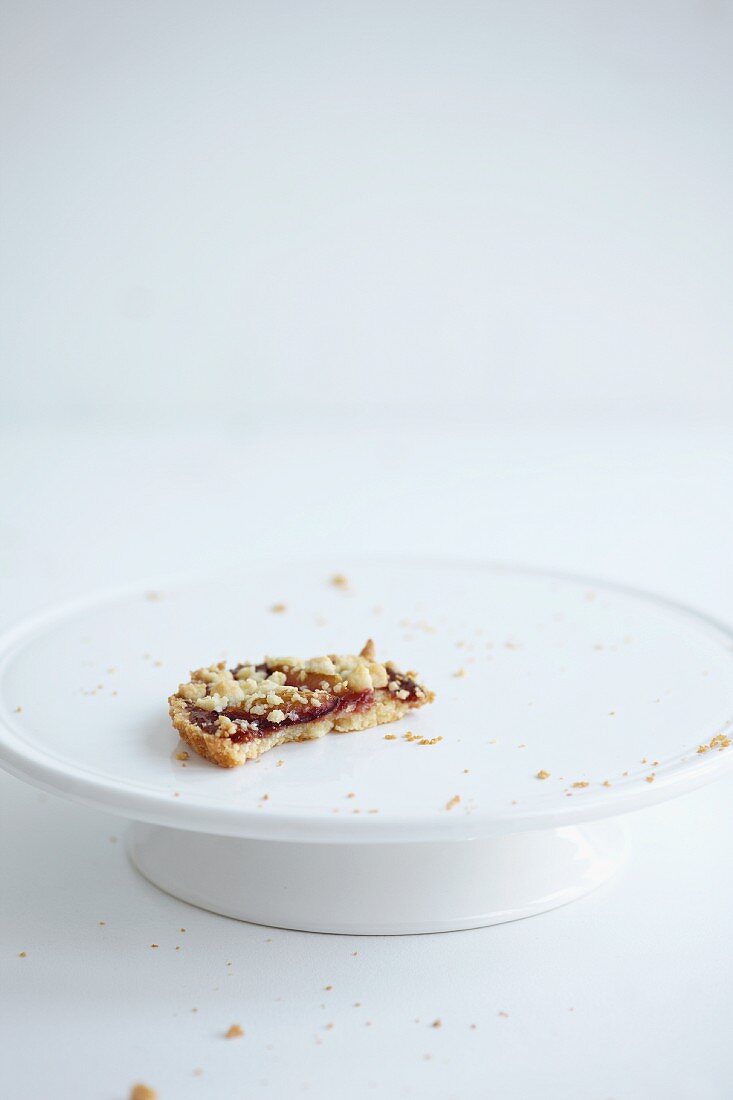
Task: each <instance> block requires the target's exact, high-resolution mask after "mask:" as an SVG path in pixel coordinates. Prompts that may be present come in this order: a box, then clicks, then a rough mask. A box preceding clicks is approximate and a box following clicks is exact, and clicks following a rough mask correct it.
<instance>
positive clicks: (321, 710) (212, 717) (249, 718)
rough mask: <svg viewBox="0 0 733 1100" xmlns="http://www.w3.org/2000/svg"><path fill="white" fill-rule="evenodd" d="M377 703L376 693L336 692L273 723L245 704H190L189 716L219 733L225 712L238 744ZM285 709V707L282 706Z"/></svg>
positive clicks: (291, 711)
mask: <svg viewBox="0 0 733 1100" xmlns="http://www.w3.org/2000/svg"><path fill="white" fill-rule="evenodd" d="M373 704H374V692H373V691H372V690H371V689H369V690H367V691H359V692H352V693H351V694H350V695H332V696H330V697H329V698H328V699H326V701H324V702H323V703H320V704H318V705H314V706H307V705H302V704H301V705H299V706H298V707H297V708H292V709H291V710H290V711H288V712H286V716H285V721H284V722H270V721H269V720H268V718H267V715H266V714H248V713H247V711H245V710H243V709H242V708H241V707H227V708H226V710H223V711H221V712H218V711H215V710H204V709H203V707H197V706H195V705H194V704H192V703H189V705H188V708H187V710H188V717H189V719H190V721H191V722H193V723H194V724H195V725H197V726H198V727H199V729H200V730H202V731H203V732H204V733H210V734H216V733H217V732H218V729H219V727H218V721H219V713H221V714H223V715H224V716H225V717H226V718H228V719H229V720H230V721H231V722H234V723H235V725H236V726H237V729H236V730H235V731H234V733H232V734H230V736H229V740H230V741H232V742H233V743H234V744H235V745H239V744H242V743H244V742H250V741H259V740H261V739H262V738H263V737H269V736H270V735H271V734H273V733H275V732H276V731H277V730H279V729H283V728H285V727H287V726H302V725H303V724H304V723H306V722H317V721H318V720H319V719H321V718H325V717H326V716H327V715H329V714H333V715H334V717H335V716H336V715H337V714H353V713H357V712H363V711H365V710H369V708H370V707H371V706H373ZM280 709H282V708H280Z"/></svg>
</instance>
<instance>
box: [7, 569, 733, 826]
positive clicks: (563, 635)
mask: <svg viewBox="0 0 733 1100" xmlns="http://www.w3.org/2000/svg"><path fill="white" fill-rule="evenodd" d="M334 571H335V567H331V566H329V565H328V564H327V563H326V564H324V563H321V564H312V563H309V564H288V565H287V566H285V565H283V564H280V563H278V564H259V565H252V566H251V567H250V568H249V569H248V571H247V572H246V574H244V575H243V576H240V577H237V578H227V579H218V580H208V581H196V582H187V583H177V584H175V585H161V586H160V587H158V588H157V589H156V590H155V591H154V592H144V591H142V590H137V591H134V592H130V591H128V592H125V593H122V594H119V593H118V594H115V595H111V596H110V595H107V596H102V597H95V598H94V599H89V600H85V601H83V602H79V603H77V604H75V605H71V606H67V607H65V608H61V609H58V610H56V611H54V612H52V613H50V614H47V615H44V616H41V617H38V618H36V619H35V620H33V621H31V622H28V623H25V624H23V625H21V626H20V627H18V628H16V629H15V630H14V631H12V632H10V633H9V634H6V635H5V636H4V638H3V639H2V640H1V641H0V723H1V725H2V729H1V730H0V762H1V763H2V764H3V766H4V767H6V768H7V769H8V770H9V771H11V772H13V773H14V774H16V775H19V776H21V777H23V778H25V779H28V780H29V781H31V782H33V783H36V784H38V785H40V786H43V787H46V788H48V789H51V790H54V791H57V792H59V793H62V794H66V795H68V796H70V797H73V798H76V799H79V800H82V801H85V802H88V803H90V804H94V805H97V806H100V807H103V808H105V809H108V810H111V811H114V812H117V813H120V814H123V815H125V816H128V817H132V818H136V819H139V820H145V821H151V822H158V823H160V824H168V825H174V826H176V827H178V828H182V829H196V830H200V831H204V832H214V833H221V834H224V835H232V836H244V837H269V838H283V839H291V840H293V839H295V840H299V839H312V840H329V841H341V840H360V841H370V840H375V841H376V840H378V841H390V840H408V839H410V840H423V839H424V840H428V839H431V840H435V839H441V838H445V839H448V838H451V837H452V838H456V839H458V838H463V839H465V838H468V837H472V836H487V835H491V834H492V833H506V832H510V831H514V830H518V829H525V828H532V827H552V826H561V825H567V824H571V823H573V822H574V821H578V820H582V819H590V818H597V817H603V816H606V815H610V814H616V813H622V812H625V811H627V810H630V809H634V808H637V807H641V806H644V805H646V804H649V803H651V802H653V801H658V800H660V799H662V798H665V797H670V796H672V795H674V794H678V793H681V792H682V791H683V790H687V789H690V788H692V787H694V786H697V785H699V784H700V783H702V782H705V781H706V780H707V779H709V778H712V777H713V775H714V774H716V773H717V772H719V771H720V770H721V769H722V768H724V767H725V766H726V765H728V764H729V762H730V761H731V760H733V748H732V749H731V750H730V751H719V750H718V747H717V745H716V746H714V747H713V748H712V749H710V750H708V751H706V752H703V753H700V752H698V751H697V750H698V748H699V746H701V745H707V744H709V742H710V741H711V739H712V738H713V737H715V736H717V735H718V734H721V733H723V734H725V732H726V731H727V730H729V729H730V726H731V718H732V717H733V638H732V637H731V634H730V632H728V631H727V630H726V629H725V628H723V627H721V626H719V625H717V624H715V623H713V622H711V621H709V620H707V619H705V618H704V617H703V616H698V615H696V614H695V613H694V612H691V611H688V610H686V609H684V608H681V607H678V606H675V605H673V604H670V603H667V602H665V601H663V600H659V599H656V598H654V597H647V596H644V595H643V594H640V593H635V592H631V591H627V590H623V589H620V588H616V587H613V586H606V585H603V584H599V583H596V582H589V581H585V580H577V579H572V578H565V577H559V576H552V575H549V574H541V573H535V572H531V571H521V570H514V569H505V568H500V567H493V566H488V565H482V564H457V563H445V564H443V563H435V562H418V563H392V564H391V563H378V564H377V563H371V564H353V565H349V564H348V563H343V562H342V563H340V567H339V570H338V571H339V572H342V573H345V574H346V575H347V577H348V582H349V583H348V587H347V588H345V589H343V588H339V587H337V586H335V585H333V584H331V583H330V577H331V575H332V574H333V572H334ZM276 604H284V605H285V608H286V609H285V610H284V611H281V612H274V611H273V610H272V608H273V606H274V605H276ZM368 637H372V638H374V640H375V642H376V645H377V653H378V656H381V657H382V658H385V659H386V658H392V659H394V660H395V661H396V662H397V663H398V664H399V665H401V666H403V667H406V668H414V669H417V670H418V671H419V673H420V675H421V677H422V679H423V681H424V682H425V683H426V684H428V685H429V686H430V687H432V688H433V689H434V690H435V691H436V692H437V699H436V701H435V703H434V704H433V705H432V706H430V707H426V708H424V709H423V710H421V711H418V712H415V713H414V714H413V715H411V716H410V717H409V718H407V719H405V720H403V721H401V722H399V723H396V724H395V725H393V726H387V727H380V728H377V729H374V730H367V731H365V732H361V733H352V734H344V735H340V736H336V735H329V736H327V737H325V738H323V739H321V740H320V741H313V742H308V743H304V744H293V745H285V746H283V747H281V748H280V749H276V750H274V751H273V752H271V753H269V754H267V755H265V756H264V757H263V758H262V759H261V761H259V762H258V763H250V764H247V765H245V766H244V767H242V768H238V769H235V770H222V769H218V768H216V767H215V766H213V765H211V764H209V763H207V762H206V761H203V760H200V759H199V758H198V757H196V756H195V755H194V754H193V753H191V756H190V759H189V760H188V761H187V762H186V766H185V767H184V766H183V764H182V762H181V761H179V760H178V759H176V753H177V752H178V751H180V750H181V749H182V748H183V747H184V746H182V745H181V743H180V742H179V741H178V740H177V738H176V737H175V736H174V734H173V730H172V728H171V726H170V722H169V719H168V715H167V703H166V697H167V695H168V694H169V693H170V692H171V691H173V690H175V688H176V686H177V685H178V683H179V681H181V680H183V679H187V674H188V670H189V669H191V668H195V667H198V666H199V665H202V664H209V663H211V662H212V661H216V660H219V659H222V658H226V659H227V661H229V662H236V661H240V660H245V659H259V658H260V657H261V656H263V655H264V654H269V655H292V654H300V655H302V656H314V655H317V654H321V653H324V652H354V651H358V650H359V649H360V648H361V646H362V645H363V643H364V641H365V640H366V639H367V638H368ZM407 731H412V732H413V733H414V734H419V735H420V737H424V738H428V739H430V738H434V737H441V738H442V741H440V742H439V743H437V744H433V745H422V744H420V743H419V741H417V740H413V741H408V740H406V739H405V737H404V735H405V733H407ZM387 734H389V735H394V736H395V738H396V739H395V740H392V739H390V740H387V739H386V738H385V735H387ZM540 771H546V772H549V773H550V774H549V778H547V779H544V780H539V779H537V778H536V776H537V773H538V772H540ZM650 780H651V781H650ZM605 781H607V783H608V785H604V782H605ZM580 784H583V785H580ZM265 795H267V798H265ZM456 796H458V799H459V801H456ZM449 805H450V809H448V808H446V807H448V806H449Z"/></svg>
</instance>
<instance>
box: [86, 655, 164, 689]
mask: <svg viewBox="0 0 733 1100" xmlns="http://www.w3.org/2000/svg"><path fill="white" fill-rule="evenodd" d="M153 664H154V665H155V667H156V668H162V667H163V662H162V661H153ZM100 687H101V684H100Z"/></svg>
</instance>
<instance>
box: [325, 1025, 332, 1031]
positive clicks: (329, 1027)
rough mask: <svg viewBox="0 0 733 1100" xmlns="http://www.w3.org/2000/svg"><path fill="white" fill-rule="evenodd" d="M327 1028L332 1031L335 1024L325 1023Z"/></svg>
mask: <svg viewBox="0 0 733 1100" xmlns="http://www.w3.org/2000/svg"><path fill="white" fill-rule="evenodd" d="M325 1030H326V1031H332V1030H333V1024H325Z"/></svg>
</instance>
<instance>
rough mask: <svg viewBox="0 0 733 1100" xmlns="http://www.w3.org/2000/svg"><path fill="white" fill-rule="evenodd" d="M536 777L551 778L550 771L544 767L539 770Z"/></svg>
mask: <svg viewBox="0 0 733 1100" xmlns="http://www.w3.org/2000/svg"><path fill="white" fill-rule="evenodd" d="M535 778H536V779H549V778H550V773H549V772H546V771H545V770H544V768H542V769H541V770H540V771H538V772H537V775H536V776H535Z"/></svg>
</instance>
